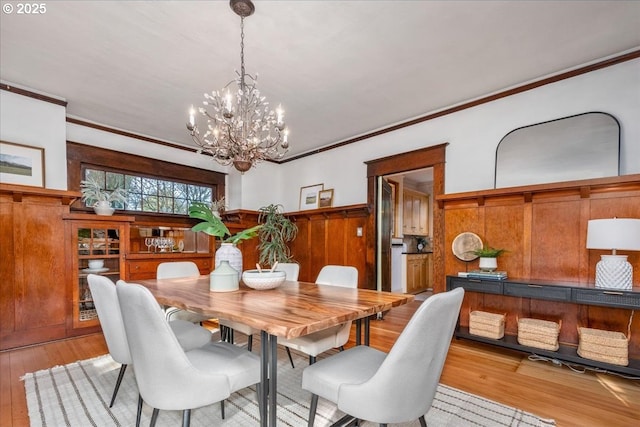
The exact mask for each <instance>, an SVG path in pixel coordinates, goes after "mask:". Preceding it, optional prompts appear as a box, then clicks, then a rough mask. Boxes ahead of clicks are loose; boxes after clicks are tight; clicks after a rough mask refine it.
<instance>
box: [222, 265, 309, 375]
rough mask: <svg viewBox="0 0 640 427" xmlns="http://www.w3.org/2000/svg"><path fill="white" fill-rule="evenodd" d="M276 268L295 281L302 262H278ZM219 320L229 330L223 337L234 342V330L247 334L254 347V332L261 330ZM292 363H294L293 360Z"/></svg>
mask: <svg viewBox="0 0 640 427" xmlns="http://www.w3.org/2000/svg"><path fill="white" fill-rule="evenodd" d="M276 270H279V271H284V273H285V275H286V279H287V280H291V281H294V282H295V281H296V280H298V275H299V273H300V264H298V263H295V262H287V263H285V262H283V263H279V264H278V266H277V267H276ZM218 322H219V323H220V327H221V328H222V327H226V328H227V331H226V332H225V334H223V337H224V338H225V339H227V341H228V342H231V343H233V332H234V331H237V332H240V333H243V334H245V335H246V336H247V349H248V350H249V351H251V349H252V348H253V334H257V333H259V332H260V330H258V329H255V328H252V327H251V326H247V325H245V324H242V323H239V322H235V321H233V320H228V319H219V320H218ZM289 359H290V360H291V355H289ZM291 363H292V364H293V362H291Z"/></svg>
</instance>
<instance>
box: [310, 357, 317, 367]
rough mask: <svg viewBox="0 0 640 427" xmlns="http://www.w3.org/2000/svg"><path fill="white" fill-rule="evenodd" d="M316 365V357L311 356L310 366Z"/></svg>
mask: <svg viewBox="0 0 640 427" xmlns="http://www.w3.org/2000/svg"><path fill="white" fill-rule="evenodd" d="M314 363H316V357H315V356H309V365H313V364H314Z"/></svg>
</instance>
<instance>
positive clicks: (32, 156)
mask: <svg viewBox="0 0 640 427" xmlns="http://www.w3.org/2000/svg"><path fill="white" fill-rule="evenodd" d="M0 182H3V183H6V184H20V185H30V186H32V187H44V148H40V147H31V146H29V145H22V144H14V143H13V142H6V141H0Z"/></svg>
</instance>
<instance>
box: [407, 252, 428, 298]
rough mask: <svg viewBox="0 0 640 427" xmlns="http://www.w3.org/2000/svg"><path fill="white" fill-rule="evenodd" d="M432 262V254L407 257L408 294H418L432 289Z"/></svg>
mask: <svg viewBox="0 0 640 427" xmlns="http://www.w3.org/2000/svg"><path fill="white" fill-rule="evenodd" d="M431 260H432V256H431V254H408V255H407V275H406V279H407V280H406V283H407V289H406V292H407V293H418V292H422V291H424V290H426V289H428V288H430V287H431V268H432V266H431V262H432V261H431Z"/></svg>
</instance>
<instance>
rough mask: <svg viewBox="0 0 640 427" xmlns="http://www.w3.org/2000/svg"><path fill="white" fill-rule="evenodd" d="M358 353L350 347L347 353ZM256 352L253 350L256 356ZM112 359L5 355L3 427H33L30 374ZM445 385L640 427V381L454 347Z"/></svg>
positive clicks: (80, 345)
mask: <svg viewBox="0 0 640 427" xmlns="http://www.w3.org/2000/svg"><path fill="white" fill-rule="evenodd" d="M418 304H419V302H412V303H410V304H407V305H406V306H402V307H397V308H394V309H393V310H391V311H389V312H388V313H387V314H386V315H385V316H384V319H383V320H376V321H372V322H371V345H372V346H374V347H376V348H379V349H381V350H384V351H388V350H389V348H391V346H392V345H393V343H394V342H395V340H396V338H397V336H398V335H399V334H400V332H401V331H402V329H403V328H404V325H405V324H406V323H407V321H408V320H409V318H410V317H411V315H412V314H413V312H414V311H415V309H416V307H417V306H418ZM351 345H353V341H351V342H350V343H349V344H348V345H347V347H349V346H351ZM254 351H255V350H254ZM106 353H107V347H106V344H105V342H104V339H103V337H102V335H101V334H94V335H89V336H85V337H81V338H75V339H69V340H64V341H57V342H52V343H48V344H43V345H38V346H33V347H28V348H22V349H17V350H10V351H4V352H1V353H0V426H3V427H23V426H28V425H29V418H28V414H27V404H26V399H25V393H24V385H23V382H22V381H21V380H20V378H21V377H22V376H23V375H24V374H25V373H28V372H33V371H37V370H39V369H45V368H49V367H52V366H56V365H63V364H67V363H71V362H74V361H76V360H80V359H88V358H91V357H94V356H98V355H102V354H106ZM441 382H442V383H444V384H447V385H449V386H452V387H456V388H459V389H461V390H465V391H467V392H470V393H474V394H477V395H480V396H484V397H486V398H488V399H492V400H495V401H498V402H501V403H503V404H506V405H510V406H514V407H517V408H520V409H522V410H525V411H529V412H532V413H534V414H536V415H538V416H540V417H543V418H553V419H555V420H556V423H557V426H558V427H573V426H576V427H600V426H602V427H605V426H606V427H610V426H615V427H631V426H638V425H640V381H639V380H629V379H623V378H620V377H617V376H614V375H610V374H601V373H593V372H587V373H584V374H579V373H575V372H573V371H571V370H570V369H568V368H566V367H564V366H563V367H559V366H555V365H553V364H551V363H547V362H533V361H530V360H528V358H527V355H526V354H524V353H520V352H515V351H509V350H505V349H498V348H496V347H492V346H489V345H483V344H478V343H473V342H471V341H465V340H454V341H453V342H452V344H451V348H450V350H449V355H448V357H447V362H446V365H445V368H444V372H443V374H442V378H441Z"/></svg>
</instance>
